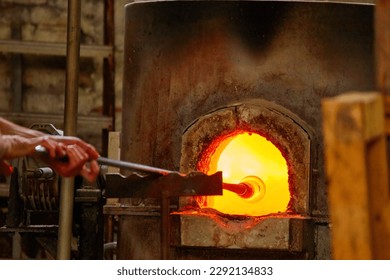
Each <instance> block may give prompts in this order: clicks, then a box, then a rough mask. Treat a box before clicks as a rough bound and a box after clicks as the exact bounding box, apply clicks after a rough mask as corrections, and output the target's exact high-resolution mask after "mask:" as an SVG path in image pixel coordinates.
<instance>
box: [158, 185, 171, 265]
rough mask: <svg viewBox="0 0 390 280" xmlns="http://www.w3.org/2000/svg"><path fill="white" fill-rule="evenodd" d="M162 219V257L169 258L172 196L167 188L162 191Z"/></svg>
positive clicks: (163, 258)
mask: <svg viewBox="0 0 390 280" xmlns="http://www.w3.org/2000/svg"><path fill="white" fill-rule="evenodd" d="M160 207H161V208H160V216H161V217H160V219H161V259H162V260H169V259H170V254H169V249H170V239H171V233H170V230H171V227H170V223H169V214H170V197H169V195H168V192H167V191H166V190H163V191H162V192H161V206H160Z"/></svg>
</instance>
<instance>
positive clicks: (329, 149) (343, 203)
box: [322, 93, 390, 259]
mask: <svg viewBox="0 0 390 280" xmlns="http://www.w3.org/2000/svg"><path fill="white" fill-rule="evenodd" d="M322 110H323V132H324V148H325V164H326V175H327V179H328V186H329V211H330V221H331V227H332V252H333V258H335V259H389V258H390V227H389V226H388V222H387V220H388V219H389V215H388V213H387V212H388V211H387V210H388V208H389V207H388V205H389V188H388V174H387V172H388V169H387V157H386V154H387V153H386V138H385V131H384V110H383V97H382V95H381V94H377V93H364V94H363V93H347V94H343V95H340V96H337V97H334V98H327V99H324V100H323V101H322Z"/></svg>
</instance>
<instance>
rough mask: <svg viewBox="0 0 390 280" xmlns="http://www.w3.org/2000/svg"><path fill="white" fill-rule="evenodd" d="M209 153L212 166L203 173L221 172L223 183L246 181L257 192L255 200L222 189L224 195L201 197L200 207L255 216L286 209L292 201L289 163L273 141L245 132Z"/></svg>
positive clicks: (222, 143)
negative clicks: (289, 183) (253, 186)
mask: <svg viewBox="0 0 390 280" xmlns="http://www.w3.org/2000/svg"><path fill="white" fill-rule="evenodd" d="M213 146H215V143H214V145H213ZM208 153H209V154H210V155H206V156H208V157H210V159H209V166H207V167H206V168H204V169H207V170H201V171H203V172H206V173H208V174H213V173H215V172H217V171H222V172H223V180H224V183H233V184H239V183H243V182H244V183H245V181H246V182H247V183H248V182H249V183H250V184H253V185H255V189H256V191H255V194H254V196H253V197H251V198H248V199H245V198H242V197H239V196H238V195H237V194H236V193H234V192H231V191H228V190H223V195H222V196H209V197H199V198H198V199H197V201H198V203H199V205H200V207H211V208H214V209H216V210H218V211H220V212H222V213H226V214H235V215H252V216H262V215H267V214H272V213H278V212H285V211H286V210H287V207H288V204H289V201H290V191H289V185H288V171H287V169H288V168H287V162H286V160H285V158H284V157H283V155H282V154H281V152H280V151H279V149H278V148H277V147H276V146H275V145H273V144H272V143H271V142H270V141H268V140H267V139H265V138H264V137H262V136H260V135H259V134H256V133H247V132H245V133H240V134H237V135H233V136H231V137H228V138H227V139H224V140H222V141H221V143H219V144H218V146H217V148H216V149H215V150H214V151H211V152H210V151H209V152H208ZM201 169H202V168H201ZM248 176H254V178H253V177H248ZM256 178H259V179H256Z"/></svg>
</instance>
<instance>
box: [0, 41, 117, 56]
mask: <svg viewBox="0 0 390 280" xmlns="http://www.w3.org/2000/svg"><path fill="white" fill-rule="evenodd" d="M0 52H4V53H18V54H34V55H53V56H66V44H61V43H49V42H30V41H19V40H0ZM112 52H113V50H112V46H105V45H101V46H97V45H96V46H95V45H81V46H80V56H81V57H100V58H101V57H109V56H111V55H112Z"/></svg>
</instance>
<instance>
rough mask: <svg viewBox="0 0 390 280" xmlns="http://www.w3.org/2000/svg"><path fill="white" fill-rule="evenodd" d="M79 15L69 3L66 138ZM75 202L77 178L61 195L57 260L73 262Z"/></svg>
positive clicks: (74, 1)
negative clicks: (72, 243) (71, 259)
mask: <svg viewBox="0 0 390 280" xmlns="http://www.w3.org/2000/svg"><path fill="white" fill-rule="evenodd" d="M80 15H81V1H80V0H68V34H67V64H66V88H65V113H64V122H65V123H64V134H65V135H76V124H77V105H78V104H77V103H78V84H79V83H78V76H79V61H80ZM73 201H74V178H64V180H63V181H62V184H61V192H60V215H59V229H58V244H57V259H59V260H66V259H70V253H71V240H72V222H73V220H72V217H73Z"/></svg>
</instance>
